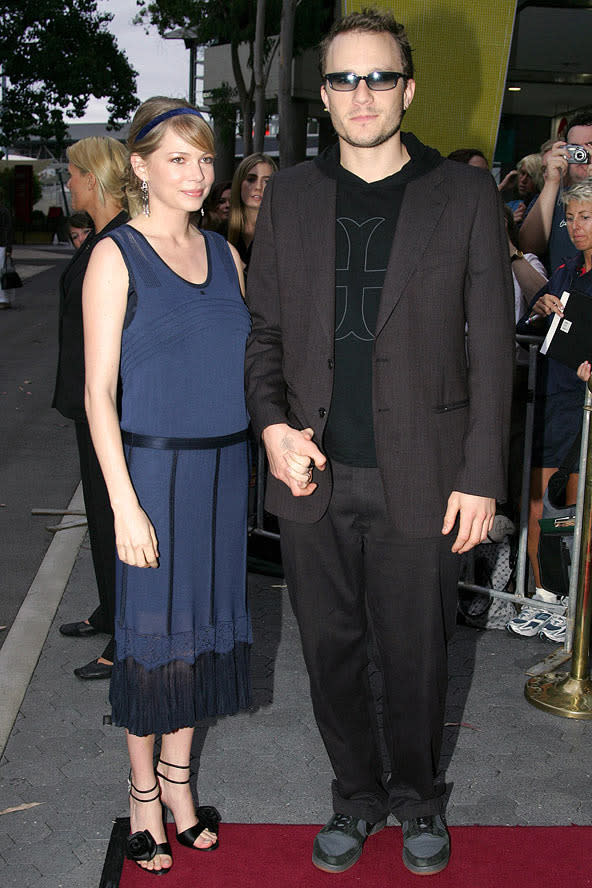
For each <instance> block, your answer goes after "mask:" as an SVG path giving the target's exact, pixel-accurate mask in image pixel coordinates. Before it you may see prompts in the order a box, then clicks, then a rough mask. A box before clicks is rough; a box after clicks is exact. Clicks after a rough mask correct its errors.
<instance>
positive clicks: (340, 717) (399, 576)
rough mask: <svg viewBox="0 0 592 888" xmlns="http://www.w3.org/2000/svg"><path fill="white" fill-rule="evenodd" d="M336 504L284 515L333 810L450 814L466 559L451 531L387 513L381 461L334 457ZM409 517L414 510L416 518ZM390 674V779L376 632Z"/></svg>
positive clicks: (371, 815) (369, 815)
mask: <svg viewBox="0 0 592 888" xmlns="http://www.w3.org/2000/svg"><path fill="white" fill-rule="evenodd" d="M332 469H333V480H334V487H333V495H332V499H331V503H330V505H329V509H328V511H327V513H326V514H325V515H324V516H323V518H322V519H321V520H320V521H318V522H316V523H315V524H300V523H297V522H293V521H286V520H281V521H280V533H281V543H282V556H283V564H284V570H285V576H286V581H287V583H288V589H289V592H290V598H291V602H292V606H293V608H294V612H295V614H296V618H297V620H298V624H299V627H300V634H301V638H302V645H303V650H304V658H305V661H306V666H307V669H308V673H309V678H310V686H311V695H312V702H313V707H314V713H315V718H316V721H317V724H318V727H319V730H320V732H321V736H322V738H323V741H324V743H325V746H326V748H327V752H328V753H329V757H330V760H331V764H332V766H333V770H334V772H335V778H336V779H335V780H334V781H333V805H334V810H335V811H336V813H341V814H350V815H353V816H356V817H359V818H363V819H364V820H367V821H369V822H376V821H377V820H379V819H381V818H382V817H384V816H385V815H386V814H387V813H388V812H389V811H392V813H394V814H395V816H396V817H397V818H398V819H399V820H404V819H405V820H406V819H410V818H413V817H420V816H426V815H429V814H435V813H441V810H442V807H443V794H444V790H445V786H444V784H443V782H438V780H437V773H438V764H439V758H440V748H441V742H442V730H443V721H444V705H445V697H446V689H447V684H448V675H447V642H448V639H449V637H450V636H451V634H452V632H453V631H454V625H455V617H456V600H457V591H456V586H457V582H458V572H459V565H460V559H459V557H458V556H457V555H453V554H452V553H451V552H450V547H451V545H452V542H453V539H454V537H455V536H456V530H455V531H454V532H453V534H454V535H452V534H451V535H450V536H446V537H441V536H440V537H437V538H434V539H432V538H430V539H421V540H414V539H409V538H406V537H403V536H402V535H400V534H397V533H396V532H395V531H394V529H393V527H392V525H391V523H390V521H389V519H388V516H387V513H386V507H385V501H384V493H383V488H382V483H381V480H380V476H379V472H378V469H364V468H352V467H349V466H343V465H338V464H333V466H332ZM410 520H412V519H411V518H410ZM369 629H371V631H372V636H373V638H374V644H375V647H376V652H377V662H376V666H377V667H378V668H379V670H380V672H381V674H382V680H383V724H384V738H385V742H386V746H387V752H388V755H389V758H390V776H389V778H388V780H387V781H386V783H385V781H384V780H383V767H382V760H381V754H380V747H379V743H378V738H377V736H376V731H375V730H374V725H375V723H376V718H375V711H374V710H375V703H374V699H373V695H372V693H371V688H370V685H369V679H368V665H369V656H368V636H369Z"/></svg>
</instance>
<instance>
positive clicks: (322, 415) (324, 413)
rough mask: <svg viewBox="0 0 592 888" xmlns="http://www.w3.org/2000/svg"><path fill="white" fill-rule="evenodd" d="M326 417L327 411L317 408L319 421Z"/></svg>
mask: <svg viewBox="0 0 592 888" xmlns="http://www.w3.org/2000/svg"><path fill="white" fill-rule="evenodd" d="M326 415H327V411H326V410H325V408H324V407H319V416H320V417H321V419H323V417H325V416H326Z"/></svg>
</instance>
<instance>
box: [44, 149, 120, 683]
mask: <svg viewBox="0 0 592 888" xmlns="http://www.w3.org/2000/svg"><path fill="white" fill-rule="evenodd" d="M66 153H67V155H68V160H69V164H68V172H69V174H70V178H69V180H68V187H69V189H70V199H71V201H72V208H73V209H74V210H75V211H76V216H77V217H79V218H78V222H79V223H80V224H82V225H84V224H85V222H86V225H87V226H88V224H89V223H90V224H91V225H92V226H93V227H94V234H89V235H88V236H87V237H85V238H84V239H83V240H82V241H81V242H79V243H77V242H74V240H73V243H74V246H75V247H77V250H76V252H75V253H74V255H73V256H72V259H71V260H70V262H69V263H68V265H67V266H66V268H65V269H64V271H63V273H62V276H61V278H60V309H59V353H58V369H57V378H56V385H55V393H54V396H53V406H54V407H55V408H56V409H57V410H59V412H60V413H61V414H62V416H66V417H68V419H73V420H74V422H75V425H76V443H77V445H78V456H79V459H80V475H81V479H82V489H83V491H84V503H85V507H86V517H87V520H88V535H89V539H90V547H91V552H92V559H93V567H94V571H95V577H96V581H97V588H98V592H99V606H98V607H97V608H96V609H95V610H94V611H93V613H92V614H91V615H90V617H88V619H86V620H78V621H76V622H74V623H64V624H63V625H62V626H60V632H61V633H62V635H67V636H69V637H70V638H88V637H90V636H91V635H95V634H96V633H98V632H102V633H105V634H106V635H108V636H109V641H108V643H107V645H106V647H105V648H104V650H103V652H102V654H101V656H100V657H98V658H96V659H93V660H91V661H90V663H87V664H86V665H85V666H79V667H78V668H77V669H75V670H74V674H75V675H76V676H77V677H78V678H82V679H105V678H110V676H111V669H112V665H113V648H114V642H113V625H114V623H113V621H114V614H115V535H114V532H113V512H112V511H111V506H110V505H109V496H108V494H107V488H106V487H105V481H104V480H103V474H102V472H101V467H100V466H99V463H98V460H97V455H96V453H95V449H94V447H93V443H92V440H91V436H90V431H89V428H88V423H87V420H86V413H85V410H84V339H83V332H82V283H83V281H84V275H85V274H86V269H87V267H88V263H89V260H90V255H91V252H92V250H93V248H94V247H95V245H96V244H97V243H98V241H99V240H100V239H101V238H102V237H104V236H105V235H106V234H109V233H110V232H111V231H112V230H113V229H115V228H117V227H118V226H119V225H122V224H123V223H124V222H125V221H126V220H127V218H128V216H127V211H126V209H124V207H125V206H126V201H125V195H124V192H123V184H122V177H123V173H124V170H125V164H126V158H127V155H126V151H125V148H124V147H123V145H122V144H121V143H120V142H118V141H117V140H116V139H111V138H108V137H95V136H91V137H90V138H88V139H81V140H80V141H79V142H76V143H75V144H74V145H71V146H70V148H68V149H67V152H66ZM83 214H84V215H83ZM73 218H74V217H71V219H73Z"/></svg>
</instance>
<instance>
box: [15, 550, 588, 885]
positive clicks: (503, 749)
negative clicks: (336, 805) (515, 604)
mask: <svg viewBox="0 0 592 888" xmlns="http://www.w3.org/2000/svg"><path fill="white" fill-rule="evenodd" d="M279 584H280V581H278V580H274V579H272V578H268V577H260V576H255V575H253V576H252V577H251V578H250V594H251V604H252V611H253V621H254V631H255V647H254V658H253V666H254V686H255V705H254V707H253V710H252V711H250V712H248V713H244V714H241V715H239V716H236V717H234V718H227V719H220V720H216V721H212V723H211V724H208V725H207V726H205V725H201V726H200V727H199V729H198V731H197V732H196V741H195V745H194V765H195V767H197V766H198V765H199V779H198V785H199V795H200V800H201V802H202V803H207V804H213V805H216V806H217V807H218V808H219V809H220V810H221V812H222V815H223V818H224V819H225V820H227V821H243V822H260V821H273V822H280V823H282V822H283V823H311V822H312V823H315V822H316V823H322V822H324V821H325V820H326V819H327V818H328V817H329V816H330V813H331V808H330V793H329V783H330V779H331V772H330V767H329V763H328V760H327V756H326V754H325V751H324V748H323V746H322V744H321V742H320V739H319V737H318V734H317V731H316V727H315V725H314V721H313V718H312V712H311V707H310V704H309V700H308V693H307V680H306V676H305V671H304V666H303V662H302V657H301V654H300V648H299V641H298V636H297V630H296V627H295V624H294V619H293V617H292V614H291V611H290V607H289V604H288V600H287V595H286V592H285V589H283V588H281V585H279ZM95 594H96V593H95V591H94V580H93V577H92V568H91V560H90V552H89V549H88V543H87V542H85V543H83V546H82V548H81V549H80V552H79V554H78V558H77V560H76V563H75V566H74V569H73V571H72V574H71V577H70V580H69V583H68V585H67V587H66V590H65V593H64V596H63V599H62V602H61V604H60V607H59V609H58V612H57V615H56V618H55V620H54V623H53V625H52V627H51V628H50V631H49V635H48V637H47V640H46V642H45V645H44V648H43V651H42V654H41V657H40V659H39V662H38V664H37V667H36V669H35V672H34V675H33V678H32V680H31V682H30V685H29V688H28V691H27V693H26V696H25V698H24V701H23V704H22V706H21V709H20V712H19V714H18V717H17V720H16V722H15V725H14V728H13V730H12V733H11V736H10V739H9V741H8V744H7V746H6V749H5V753H4V756H3V758H2V760H1V763H0V885H2V886H3V888H12V886H15V888H16V886H18V888H28V886H41V885H43V886H44V888H97V886H98V883H99V878H100V873H101V870H102V865H103V859H104V855H105V851H106V848H107V843H108V839H109V835H110V832H111V826H112V821H113V819H114V818H116V817H117V816H122V815H126V814H127V800H126V777H127V760H126V753H125V742H124V736H123V731H122V730H121V729H117V728H112V727H107V726H103V723H102V719H103V715H104V714H105V713H107V712H108V711H109V706H108V700H107V694H108V687H107V683H106V682H86V683H85V682H81V681H79V680H77V679H76V678H75V677H74V676H73V674H72V670H73V669H74V667H75V666H79V665H82V664H83V663H85V662H87V661H88V660H90V659H91V658H92V657H93V656H96V655H98V653H99V652H100V650H101V641H102V640H101V638H94V639H88V640H72V639H66V638H63V637H62V636H61V635H60V634H59V632H58V628H57V627H58V625H59V624H60V623H62V622H66V621H69V620H75V619H79V618H81V617H82V616H84V615H85V614H87V613H89V612H90V610H91V609H92V607H93V606H94V598H95ZM553 649H554V647H553V646H552V645H551V644H549V643H544V642H542V641H540V640H538V639H534V640H525V639H516V638H512V637H510V636H509V635H507V634H506V633H504V632H499V631H488V632H477V631H476V630H472V629H466V628H459V630H458V632H457V634H456V636H455V639H454V641H453V644H452V646H451V670H450V672H451V680H450V691H449V706H448V716H447V720H448V722H450V723H452V724H451V725H450V726H449V727H447V728H446V742H445V749H444V759H445V761H444V764H445V765H446V767H447V779H448V781H449V782H452V783H453V784H454V786H453V789H452V795H451V799H450V804H449V807H448V820H449V822H450V823H451V824H473V823H479V824H509V825H511V824H569V823H577V824H584V825H585V824H590V823H591V821H592V789H591V786H592V783H591V781H590V758H591V757H590V744H591V739H592V725H590V723H587V722H579V721H572V720H568V719H560V718H555V717H553V716H550V715H546V714H545V713H543V712H540V711H539V710H537V709H534V708H533V707H532V706H530V705H529V704H528V703H527V702H526V701H525V700H524V697H523V688H524V681H525V676H524V669H525V668H526V667H528V666H530V665H532V664H533V663H534V662H536V661H537V660H539V659H542V657H543V656H545V655H546V654H548V653H550V652H551V651H552V650H553ZM459 723H462V726H459ZM30 803H37V805H36V806H35V807H32V808H29V809H26V810H20V811H15V812H13V813H4V811H5V809H7V808H12V807H17V806H19V805H23V804H30ZM566 866H567V867H569V863H568V862H566ZM566 876H567V877H568V878H567V882H568V883H569V873H568V871H566ZM213 888H215V886H213Z"/></svg>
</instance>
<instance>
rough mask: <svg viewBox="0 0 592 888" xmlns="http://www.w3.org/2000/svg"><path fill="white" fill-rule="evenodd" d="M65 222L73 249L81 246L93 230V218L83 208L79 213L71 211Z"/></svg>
mask: <svg viewBox="0 0 592 888" xmlns="http://www.w3.org/2000/svg"><path fill="white" fill-rule="evenodd" d="M66 224H67V226H68V234H69V235H70V240H71V241H72V246H73V247H74V248H75V249H78V247H80V246H82V244H83V243H84V241H85V240H86V239H87V237H88V236H89V234H92V233H93V231H94V230H95V229H94V224H93V220H92V219H91V217H90V216H89V215H88V213H87V212H86V211H85V210H82V212H80V213H72V215H71V216H68V218H67V220H66Z"/></svg>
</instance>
